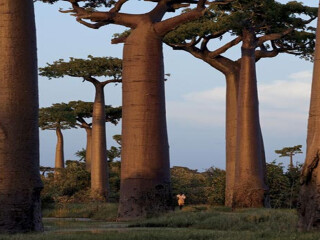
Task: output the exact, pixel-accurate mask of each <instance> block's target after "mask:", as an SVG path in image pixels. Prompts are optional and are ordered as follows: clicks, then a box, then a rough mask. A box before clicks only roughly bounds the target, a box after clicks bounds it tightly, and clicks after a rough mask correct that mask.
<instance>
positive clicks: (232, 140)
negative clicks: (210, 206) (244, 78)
mask: <svg viewBox="0 0 320 240" xmlns="http://www.w3.org/2000/svg"><path fill="white" fill-rule="evenodd" d="M226 83H227V89H226V190H225V206H227V207H232V199H233V188H234V182H235V169H236V152H237V114H238V111H237V107H238V106H237V102H238V101H237V96H238V83H239V72H235V73H231V74H228V75H226Z"/></svg>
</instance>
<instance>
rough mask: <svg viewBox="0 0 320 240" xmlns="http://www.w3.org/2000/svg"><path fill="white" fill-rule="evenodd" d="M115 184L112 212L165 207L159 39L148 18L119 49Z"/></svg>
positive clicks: (135, 213)
mask: <svg viewBox="0 0 320 240" xmlns="http://www.w3.org/2000/svg"><path fill="white" fill-rule="evenodd" d="M122 86H123V107H122V113H123V114H122V116H123V118H122V139H123V140H122V156H121V161H122V162H121V188H120V205H119V210H118V217H119V219H120V220H129V219H135V218H140V217H145V216H149V215H152V214H154V213H159V212H163V211H167V210H168V209H169V208H171V206H172V203H171V199H172V198H171V190H170V189H171V188H170V166H169V145H168V137H167V126H166V112H165V94H164V67H163V54H162V39H161V38H160V37H158V36H157V34H156V33H155V31H154V28H153V25H152V23H148V22H143V21H141V23H140V25H139V26H138V27H137V28H136V29H134V30H132V33H131V34H130V36H129V37H128V38H127V40H126V42H125V45H124V53H123V80H122Z"/></svg>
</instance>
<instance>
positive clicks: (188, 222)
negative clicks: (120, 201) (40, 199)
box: [0, 204, 320, 240]
mask: <svg viewBox="0 0 320 240" xmlns="http://www.w3.org/2000/svg"><path fill="white" fill-rule="evenodd" d="M72 205H74V204H72ZM60 207H61V206H60ZM113 207H115V208H116V206H113ZM113 207H111V206H109V205H108V204H103V206H100V205H99V208H100V210H101V213H99V216H100V217H101V216H102V213H108V212H110V213H111V212H112V211H111V210H110V209H113ZM83 208H85V209H87V211H84V210H83V211H80V210H79V209H83ZM92 208H93V207H92V206H91V205H89V206H82V207H81V206H80V205H75V206H64V207H63V208H61V209H68V210H70V211H69V213H68V214H67V212H68V211H67V210H64V214H61V212H62V211H61V210H60V214H61V215H63V216H67V217H71V216H74V217H80V216H82V215H76V213H79V214H83V212H90V211H91V210H90V209H92ZM74 209H77V211H76V210H74ZM93 209H94V208H93ZM106 209H107V210H106ZM89 210H90V211H89ZM49 212H50V214H51V216H52V215H54V214H53V213H55V212H54V211H52V209H51V210H50V211H47V214H48V213H49ZM50 214H49V215H50ZM112 214H114V213H113V212H112ZM94 215H95V214H93V215H92V216H94ZM59 216H60V215H59ZM86 217H88V215H86ZM103 218H104V219H113V217H110V216H104V217H103ZM296 224H297V216H296V212H295V211H294V210H274V209H243V210H238V211H234V212H233V211H231V209H228V208H209V207H207V206H189V207H186V208H184V209H183V210H182V211H180V210H176V211H175V212H172V213H168V214H165V215H162V216H160V217H157V218H150V219H146V220H141V221H136V222H129V223H119V222H106V221H97V220H89V221H80V220H77V219H46V218H45V219H44V226H45V232H44V233H38V234H16V235H0V240H42V239H43V240H60V239H61V240H73V239H74V240H84V239H88V240H257V239H263V240H264V239H265V240H319V239H320V232H309V233H300V232H298V231H297V230H296Z"/></svg>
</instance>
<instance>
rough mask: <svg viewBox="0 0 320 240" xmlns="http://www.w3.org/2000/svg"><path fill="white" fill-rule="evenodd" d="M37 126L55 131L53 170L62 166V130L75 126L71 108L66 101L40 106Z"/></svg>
mask: <svg viewBox="0 0 320 240" xmlns="http://www.w3.org/2000/svg"><path fill="white" fill-rule="evenodd" d="M39 127H40V128H41V129H42V130H54V131H56V134H57V145H56V153H55V164H54V167H55V170H58V169H59V168H64V141H63V134H62V130H65V129H70V128H75V127H76V118H75V115H74V112H73V110H72V109H71V107H69V106H68V104H66V103H55V104H53V105H52V106H51V107H45V108H40V110H39ZM56 173H57V171H56Z"/></svg>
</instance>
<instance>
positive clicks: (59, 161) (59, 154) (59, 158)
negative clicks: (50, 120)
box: [54, 127, 64, 169]
mask: <svg viewBox="0 0 320 240" xmlns="http://www.w3.org/2000/svg"><path fill="white" fill-rule="evenodd" d="M56 134H57V146H56V157H55V165H54V167H55V168H56V169H59V168H64V151H63V135H62V131H61V128H60V127H57V128H56Z"/></svg>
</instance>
